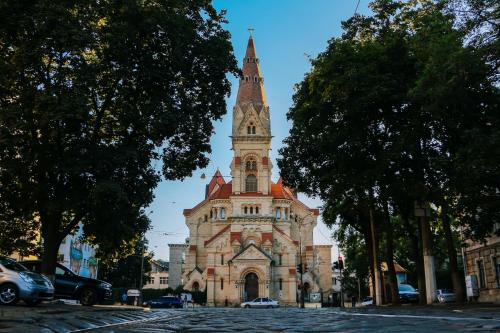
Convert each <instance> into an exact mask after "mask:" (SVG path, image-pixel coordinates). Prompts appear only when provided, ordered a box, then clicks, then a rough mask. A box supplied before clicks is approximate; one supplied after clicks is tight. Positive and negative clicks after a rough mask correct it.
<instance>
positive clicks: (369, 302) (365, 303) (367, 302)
mask: <svg viewBox="0 0 500 333" xmlns="http://www.w3.org/2000/svg"><path fill="white" fill-rule="evenodd" d="M361 305H362V306H369V305H373V298H372V297H371V296H368V297H366V298H365V299H363V301H362V302H361Z"/></svg>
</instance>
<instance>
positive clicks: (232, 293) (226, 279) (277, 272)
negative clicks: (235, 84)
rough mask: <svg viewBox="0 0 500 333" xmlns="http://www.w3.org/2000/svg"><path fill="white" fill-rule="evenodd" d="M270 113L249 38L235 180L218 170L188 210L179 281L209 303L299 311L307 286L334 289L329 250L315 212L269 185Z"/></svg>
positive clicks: (236, 125) (235, 132) (238, 109)
mask: <svg viewBox="0 0 500 333" xmlns="http://www.w3.org/2000/svg"><path fill="white" fill-rule="evenodd" d="M269 112H270V110H269V106H268V105H267V102H266V95H265V91H264V79H263V77H262V73H261V69H260V63H259V58H257V55H256V51H255V45H254V40H253V38H252V36H251V35H250V38H249V40H248V45H247V50H246V54H245V58H244V59H243V73H242V77H241V78H240V81H239V89H238V96H237V100H236V105H235V106H234V108H233V126H232V136H231V140H232V151H233V158H232V162H231V176H230V177H227V176H226V177H224V176H223V175H222V174H221V173H220V172H219V171H217V172H216V173H215V174H214V175H213V177H212V179H211V181H210V183H209V184H208V185H207V186H206V189H205V199H204V200H203V201H202V202H200V203H199V204H198V205H196V206H195V207H193V208H191V209H185V210H184V216H185V217H186V225H187V226H188V228H189V244H188V245H189V246H188V247H187V249H186V256H185V263H184V267H183V273H182V274H183V276H182V281H183V283H184V288H185V289H189V290H205V288H206V290H207V303H208V305H217V306H221V305H225V304H228V305H237V304H240V303H241V302H244V301H246V300H253V299H255V298H258V297H270V298H273V299H275V300H278V301H279V302H280V304H290V305H295V304H297V301H298V299H299V293H300V288H301V285H302V284H303V286H304V290H305V293H306V299H309V297H310V295H311V293H321V292H324V293H326V292H328V291H330V290H331V288H332V280H331V246H330V245H316V246H315V245H313V229H314V227H315V226H316V223H317V218H318V215H319V211H318V209H312V208H309V207H307V206H306V205H305V204H303V203H302V202H301V201H299V200H298V198H297V193H296V192H295V191H294V190H293V189H291V188H288V187H286V186H284V184H283V182H282V180H281V178H280V179H279V180H278V181H277V182H276V183H274V182H272V180H271V172H272V169H273V165H272V163H271V160H270V158H269V151H270V149H271V139H272V135H271V123H270V117H269ZM301 263H302V265H303V266H302V267H303V274H302V282H303V283H302V284H301V274H299V272H298V269H297V267H298V265H300V264H301Z"/></svg>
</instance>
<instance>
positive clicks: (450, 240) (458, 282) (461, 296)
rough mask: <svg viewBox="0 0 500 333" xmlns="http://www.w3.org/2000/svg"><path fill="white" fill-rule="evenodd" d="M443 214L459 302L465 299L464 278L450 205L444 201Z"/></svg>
mask: <svg viewBox="0 0 500 333" xmlns="http://www.w3.org/2000/svg"><path fill="white" fill-rule="evenodd" d="M441 214H442V219H443V231H444V237H445V238H446V246H447V248H448V257H449V259H450V273H451V281H452V283H453V291H454V292H455V297H456V300H457V302H463V301H464V288H463V284H462V281H463V280H462V277H461V274H460V272H459V270H458V263H457V250H456V248H455V242H454V241H453V234H452V232H451V226H450V220H449V217H448V205H447V204H446V203H443V205H442V207H441Z"/></svg>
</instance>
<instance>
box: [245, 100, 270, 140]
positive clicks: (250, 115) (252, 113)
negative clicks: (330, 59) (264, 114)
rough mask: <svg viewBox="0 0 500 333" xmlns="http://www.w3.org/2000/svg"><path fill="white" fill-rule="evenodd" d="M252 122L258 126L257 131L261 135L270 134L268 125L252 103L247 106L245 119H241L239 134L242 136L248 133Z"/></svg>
mask: <svg viewBox="0 0 500 333" xmlns="http://www.w3.org/2000/svg"><path fill="white" fill-rule="evenodd" d="M250 123H253V125H254V126H256V127H257V129H258V130H257V132H259V133H261V135H264V136H268V135H270V133H269V130H268V128H267V126H264V124H263V123H262V118H261V117H260V116H259V114H258V112H257V111H256V110H255V109H254V107H253V105H252V104H251V103H250V104H248V106H247V107H246V110H245V114H244V117H243V120H241V122H240V124H239V126H238V130H237V134H238V135H242V136H244V135H247V126H249V125H250Z"/></svg>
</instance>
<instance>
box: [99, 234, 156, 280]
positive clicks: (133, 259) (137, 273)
mask: <svg viewBox="0 0 500 333" xmlns="http://www.w3.org/2000/svg"><path fill="white" fill-rule="evenodd" d="M142 243H143V240H142V239H140V240H139V241H137V242H136V243H135V244H134V247H133V252H132V254H130V255H127V256H119V257H116V258H109V257H108V258H104V259H103V260H102V261H100V262H99V278H100V279H102V280H104V281H106V282H109V283H111V284H112V285H113V287H115V288H120V287H122V288H136V289H140V288H141V287H142V286H140V282H139V281H140V280H141V261H142V260H144V268H143V274H142V281H143V282H145V281H147V279H148V275H149V272H151V260H152V259H153V255H152V254H150V253H147V252H146V250H147V246H145V247H144V249H143V247H142ZM143 250H144V253H143ZM143 256H144V258H142V257H143Z"/></svg>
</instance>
